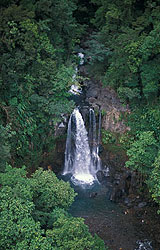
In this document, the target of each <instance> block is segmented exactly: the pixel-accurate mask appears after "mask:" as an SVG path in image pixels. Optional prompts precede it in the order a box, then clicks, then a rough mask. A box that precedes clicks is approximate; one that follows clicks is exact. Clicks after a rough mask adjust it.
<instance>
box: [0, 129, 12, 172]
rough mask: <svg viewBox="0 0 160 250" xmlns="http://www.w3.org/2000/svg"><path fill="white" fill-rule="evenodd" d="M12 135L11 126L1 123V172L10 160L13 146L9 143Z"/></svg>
mask: <svg viewBox="0 0 160 250" xmlns="http://www.w3.org/2000/svg"><path fill="white" fill-rule="evenodd" d="M11 136H12V132H11V127H10V126H9V125H7V126H6V127H4V126H2V125H0V145H1V147H0V172H1V171H3V170H4V169H5V166H6V162H7V161H9V160H10V158H11V154H10V149H11V146H10V144H9V138H10V137H11Z"/></svg>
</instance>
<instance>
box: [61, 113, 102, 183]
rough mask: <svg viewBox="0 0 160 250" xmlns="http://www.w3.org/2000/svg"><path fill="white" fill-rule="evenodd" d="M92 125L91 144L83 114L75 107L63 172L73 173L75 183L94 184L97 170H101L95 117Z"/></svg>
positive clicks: (91, 120)
mask: <svg viewBox="0 0 160 250" xmlns="http://www.w3.org/2000/svg"><path fill="white" fill-rule="evenodd" d="M92 114H93V112H92ZM91 122H92V123H93V124H92V123H91ZM90 126H91V129H90V138H92V143H91V146H89V141H88V133H87V130H86V128H85V125H84V121H83V118H82V115H81V113H80V112H79V109H78V108H76V109H74V111H73V113H72V114H71V117H70V119H69V123H68V131H67V141H66V151H65V166H64V171H63V174H64V175H66V174H71V175H72V177H71V181H72V182H73V183H74V184H75V185H81V184H82V185H83V184H89V185H92V184H93V182H94V181H95V180H96V172H97V171H98V170H100V159H99V156H98V154H97V146H95V144H96V141H95V140H96V139H95V136H96V135H95V134H94V133H96V128H95V119H90ZM90 140H91V139H90ZM93 145H94V146H93Z"/></svg>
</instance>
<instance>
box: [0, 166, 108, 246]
mask: <svg viewBox="0 0 160 250" xmlns="http://www.w3.org/2000/svg"><path fill="white" fill-rule="evenodd" d="M26 175H27V172H26V170H25V167H22V168H12V167H11V166H9V165H7V167H6V170H5V172H4V173H1V174H0V183H1V185H2V186H1V189H0V248H1V249H17V250H20V249H25V250H32V249H46V250H53V249H73V250H74V249H76V248H77V247H79V248H80V249H89V250H90V249H93V250H94V249H99V250H102V249H105V247H104V242H103V241H102V240H101V239H100V238H99V237H98V236H95V237H93V236H91V234H90V233H89V231H88V228H87V226H86V225H85V224H84V222H83V219H81V218H73V217H72V216H71V215H69V214H68V213H67V211H66V209H68V207H69V206H70V205H71V203H72V202H73V200H74V197H75V195H76V194H75V193H74V191H73V189H72V188H71V187H70V186H69V183H65V182H63V181H60V180H58V179H57V177H56V176H55V174H54V173H53V172H51V171H43V170H42V169H39V170H37V171H36V172H35V173H34V174H33V176H32V177H31V178H27V176H26Z"/></svg>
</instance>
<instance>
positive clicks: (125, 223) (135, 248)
mask: <svg viewBox="0 0 160 250" xmlns="http://www.w3.org/2000/svg"><path fill="white" fill-rule="evenodd" d="M72 186H73V185H72ZM74 189H75V191H76V192H77V193H78V196H77V197H76V199H75V202H74V203H73V205H72V206H71V208H70V211H69V212H70V213H71V214H72V215H73V216H75V217H82V218H84V220H85V223H86V224H87V225H88V226H89V229H90V232H91V233H93V234H94V233H96V234H97V235H98V236H100V237H101V238H102V239H103V240H104V242H105V244H106V245H107V246H109V249H111V250H120V249H121V250H152V249H153V247H152V242H151V240H150V236H149V235H148V234H147V233H144V230H143V225H142V224H143V222H140V221H139V220H137V218H136V217H135V216H134V214H132V213H129V212H128V211H127V209H124V208H123V207H121V206H120V205H118V204H116V203H113V202H111V201H109V200H108V199H107V197H106V189H105V188H104V187H103V186H101V185H99V184H96V185H94V186H93V187H92V188H89V189H83V188H82V187H80V186H79V187H78V186H76V187H74ZM154 249H156V248H154ZM157 250H158V249H157Z"/></svg>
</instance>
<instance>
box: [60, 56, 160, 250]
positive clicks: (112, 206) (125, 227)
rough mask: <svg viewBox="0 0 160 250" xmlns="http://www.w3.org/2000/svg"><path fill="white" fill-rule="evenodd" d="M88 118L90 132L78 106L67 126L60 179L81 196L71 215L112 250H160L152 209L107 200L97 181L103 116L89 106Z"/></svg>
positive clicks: (78, 196)
mask: <svg viewBox="0 0 160 250" xmlns="http://www.w3.org/2000/svg"><path fill="white" fill-rule="evenodd" d="M81 56H82V55H81ZM81 59H83V58H81ZM80 65H83V62H82V63H81V64H80ZM76 73H77V72H76ZM73 89H74V91H73ZM76 90H77V88H75V85H72V88H71V91H72V93H73V95H74V96H77V95H78V94H76ZM78 105H79V103H77V106H78ZM99 114H101V112H100V113H99ZM88 116H89V128H87V129H88V131H89V132H87V129H86V128H85V119H84V120H83V114H81V109H79V107H78V108H76V109H75V110H74V111H73V113H72V114H71V117H70V120H69V123H68V132H67V140H66V151H65V164H64V170H63V175H62V176H61V178H62V179H64V180H65V181H70V184H71V186H72V187H73V188H74V190H75V192H77V193H78V195H77V196H76V198H75V201H74V203H73V204H72V206H71V208H70V210H69V212H70V213H71V214H72V215H73V216H75V217H82V218H84V222H85V224H87V225H88V226H89V230H90V232H91V233H92V234H94V233H96V234H97V235H98V236H100V237H101V238H102V239H103V240H104V242H105V244H106V246H108V247H109V249H110V250H153V249H154V250H160V248H159V243H158V244H156V243H155V240H154V236H153V234H152V232H153V223H152V218H153V217H154V215H153V217H152V216H150V214H151V213H150V211H151V210H152V208H149V207H145V208H136V207H133V208H127V207H126V206H124V205H120V204H118V203H115V202H113V201H111V200H109V199H108V197H107V193H108V191H109V189H108V188H107V185H102V184H100V183H99V182H98V180H97V173H98V172H99V171H103V167H102V164H101V159H100V158H99V154H98V153H99V150H98V149H99V144H100V129H101V127H100V125H101V115H99V121H97V122H96V118H95V113H94V109H92V108H91V107H88ZM97 125H98V126H97ZM96 126H97V127H96ZM147 209H150V211H149V212H148V211H147ZM153 221H156V218H155V219H153ZM155 224H156V223H155ZM150 225H151V226H150ZM155 231H156V228H154V232H155ZM158 231H159V230H157V232H158Z"/></svg>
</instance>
